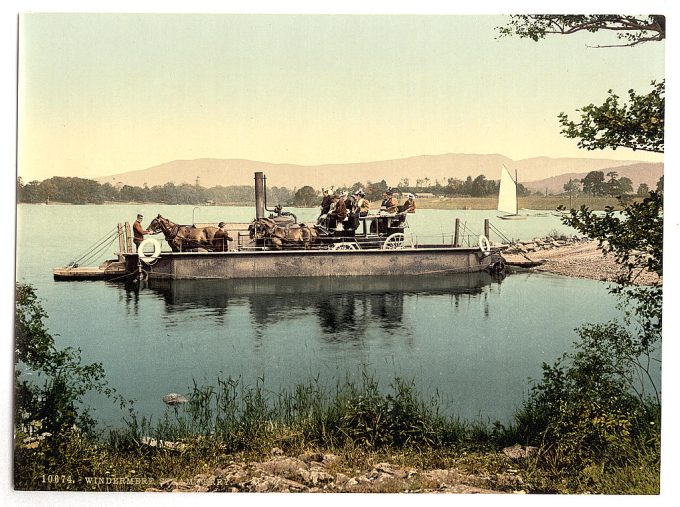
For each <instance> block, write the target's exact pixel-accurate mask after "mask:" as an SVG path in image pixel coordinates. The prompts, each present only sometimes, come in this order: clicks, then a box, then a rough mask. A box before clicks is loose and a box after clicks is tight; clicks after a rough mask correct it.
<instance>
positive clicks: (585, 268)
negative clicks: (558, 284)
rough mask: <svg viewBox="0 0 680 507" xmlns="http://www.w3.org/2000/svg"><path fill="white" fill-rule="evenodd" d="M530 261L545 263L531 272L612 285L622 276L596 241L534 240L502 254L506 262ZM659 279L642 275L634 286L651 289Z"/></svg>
mask: <svg viewBox="0 0 680 507" xmlns="http://www.w3.org/2000/svg"><path fill="white" fill-rule="evenodd" d="M520 251H523V252H524V254H525V255H526V256H527V257H529V258H530V259H531V260H532V261H544V263H543V264H541V265H539V266H536V267H533V268H531V269H532V270H533V271H541V272H545V273H553V274H556V275H562V276H570V277H575V278H588V279H591V280H601V281H606V282H615V281H616V278H617V276H619V275H621V274H622V273H624V270H623V269H622V267H621V265H620V264H617V263H616V262H615V261H614V257H613V256H612V255H604V254H603V253H602V251H601V250H600V249H599V248H598V243H597V241H594V240H588V239H585V240H584V239H582V238H564V239H559V240H557V239H551V238H546V239H544V240H534V241H532V242H530V243H523V244H521V245H520V247H519V248H512V249H508V250H506V252H504V253H503V257H505V259H506V260H507V261H508V262H522V261H526V260H527V258H526V257H524V256H523V255H521V253H520ZM659 281H660V279H659V277H658V276H657V275H656V273H651V272H649V271H643V272H641V273H640V274H639V275H638V276H637V277H636V278H635V282H634V283H635V284H637V285H653V284H656V283H657V282H659Z"/></svg>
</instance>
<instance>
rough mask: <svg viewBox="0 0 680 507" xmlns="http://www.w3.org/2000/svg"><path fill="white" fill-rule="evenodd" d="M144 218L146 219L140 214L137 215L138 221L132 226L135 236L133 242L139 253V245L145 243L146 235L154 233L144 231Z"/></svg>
mask: <svg viewBox="0 0 680 507" xmlns="http://www.w3.org/2000/svg"><path fill="white" fill-rule="evenodd" d="M142 218H144V216H143V215H142V214H141V213H139V214H138V215H137V220H135V223H134V224H133V225H132V231H133V235H134V239H133V240H132V241H133V242H134V244H135V247H136V249H137V251H139V245H141V244H142V241H144V235H146V234H151V233H152V232H153V231H152V230H151V229H144V228H143V227H142Z"/></svg>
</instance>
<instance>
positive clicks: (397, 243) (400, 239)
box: [380, 232, 406, 250]
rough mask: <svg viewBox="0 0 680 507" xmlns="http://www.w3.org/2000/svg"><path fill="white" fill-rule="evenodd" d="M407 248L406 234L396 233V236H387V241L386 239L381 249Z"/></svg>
mask: <svg viewBox="0 0 680 507" xmlns="http://www.w3.org/2000/svg"><path fill="white" fill-rule="evenodd" d="M405 246H406V236H404V233H403V232H395V233H394V234H390V235H389V236H387V239H385V241H384V242H383V244H382V246H381V247H380V248H382V249H383V250H398V249H400V248H404V247H405Z"/></svg>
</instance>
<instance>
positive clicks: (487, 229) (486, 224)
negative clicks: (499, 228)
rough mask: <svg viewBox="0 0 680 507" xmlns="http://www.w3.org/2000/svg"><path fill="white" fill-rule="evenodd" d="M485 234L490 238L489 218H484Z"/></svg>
mask: <svg viewBox="0 0 680 507" xmlns="http://www.w3.org/2000/svg"><path fill="white" fill-rule="evenodd" d="M484 236H486V239H490V238H489V219H488V218H485V219H484Z"/></svg>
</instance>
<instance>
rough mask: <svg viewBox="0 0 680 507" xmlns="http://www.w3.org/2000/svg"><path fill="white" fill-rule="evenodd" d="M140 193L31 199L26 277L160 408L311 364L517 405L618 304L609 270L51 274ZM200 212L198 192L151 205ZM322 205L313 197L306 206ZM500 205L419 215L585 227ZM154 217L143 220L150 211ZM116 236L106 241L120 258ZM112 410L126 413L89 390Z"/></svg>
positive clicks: (272, 385) (476, 412)
mask: <svg viewBox="0 0 680 507" xmlns="http://www.w3.org/2000/svg"><path fill="white" fill-rule="evenodd" d="M138 209H139V208H138V207H135V206H36V205H20V206H19V207H18V238H17V239H18V241H17V243H18V253H17V278H18V280H20V281H25V282H30V283H31V284H33V285H34V286H35V287H36V288H37V289H38V294H39V295H40V297H41V298H42V300H43V303H44V307H45V309H46V311H47V313H48V314H49V316H50V318H49V319H48V322H47V324H48V327H49V330H50V331H51V332H52V333H53V334H56V335H58V338H57V340H58V343H59V345H61V346H67V345H68V346H74V347H79V348H80V349H82V354H83V357H84V360H85V361H88V362H92V361H100V362H102V363H103V365H104V368H105V370H106V373H107V378H108V379H109V381H110V383H111V384H112V385H113V386H114V387H115V388H116V389H117V390H118V391H119V392H120V393H121V394H122V395H123V396H125V397H127V398H132V399H135V400H137V403H136V407H137V409H138V411H139V412H141V413H143V414H147V415H158V414H160V413H162V412H163V410H164V405H163V404H162V402H161V400H160V398H161V397H162V396H163V395H164V394H166V393H168V392H173V391H174V392H186V391H187V388H188V387H189V386H191V385H193V380H196V382H197V383H199V384H202V383H208V384H215V383H216V382H215V379H216V378H217V376H221V377H226V376H231V377H241V378H242V379H243V381H244V382H245V383H247V384H253V383H254V382H255V381H256V379H257V378H258V377H262V376H264V379H265V387H266V388H268V389H270V390H272V391H274V392H276V391H278V390H279V389H280V388H290V387H292V386H293V385H294V384H296V383H300V382H307V381H309V380H310V379H312V378H316V377H318V378H319V381H320V382H322V383H324V384H327V385H334V384H335V382H336V381H338V380H342V379H344V378H345V377H346V375H348V374H349V375H351V376H353V375H358V374H360V372H361V371H362V370H364V369H365V370H367V371H369V372H371V373H373V374H374V375H375V377H376V378H377V379H379V380H380V381H381V383H382V384H384V385H388V384H389V382H390V381H391V380H393V379H394V377H395V376H399V377H402V378H407V379H415V381H416V385H417V386H418V389H419V390H420V391H421V392H422V393H424V394H432V393H434V392H435V391H438V392H439V393H440V395H441V396H442V398H443V400H444V402H445V407H444V408H445V409H446V410H447V411H448V412H449V413H450V414H454V415H458V416H460V417H462V418H464V419H479V418H481V419H482V420H492V421H493V420H497V419H498V420H504V421H507V420H509V418H510V417H511V415H512V413H513V411H514V410H515V409H516V408H517V406H518V405H519V404H520V403H521V402H522V400H523V398H524V396H525V394H526V392H527V388H528V382H527V379H528V378H530V377H531V378H538V377H540V374H541V363H542V362H544V361H545V362H552V361H553V360H554V359H556V358H557V357H558V356H559V355H561V354H562V353H563V352H565V351H567V350H568V349H569V347H570V344H571V343H572V342H573V341H574V339H575V338H576V335H575V333H574V328H576V327H578V326H579V325H581V324H582V323H584V322H599V321H606V320H610V319H612V318H615V317H616V316H618V315H619V312H618V310H617V309H616V308H615V304H616V301H615V299H614V298H613V297H612V296H610V295H609V294H608V293H607V285H606V284H603V283H601V282H596V281H591V280H579V279H570V278H563V277H557V276H551V275H541V274H513V275H510V276H508V277H506V278H505V279H503V280H502V281H499V280H496V279H493V278H492V277H490V276H488V275H486V274H474V275H456V276H446V277H441V276H440V277H406V278H369V279H359V278H353V277H350V278H333V279H325V278H324V279H318V278H316V279H295V280H291V279H275V278H272V279H267V280H258V281H252V280H244V281H224V280H221V281H220V280H217V281H213V280H210V281H175V282H168V281H150V282H148V283H147V284H145V285H143V286H141V287H134V286H126V285H125V284H122V283H110V282H70V283H69V282H58V283H57V282H54V281H53V280H52V273H51V270H52V268H53V267H56V266H63V265H65V264H66V263H68V262H69V261H70V260H71V259H72V258H74V257H76V255H77V254H79V253H81V252H83V251H85V250H87V248H88V247H89V246H90V245H91V244H92V243H93V241H94V240H95V239H97V238H100V237H102V236H104V235H105V234H106V233H107V232H108V231H109V230H111V229H112V228H113V227H115V224H116V223H117V222H119V221H125V220H128V221H132V220H133V219H134V216H135V214H136V213H137V211H138ZM143 209H144V211H145V214H146V220H151V218H152V217H153V216H154V215H155V214H156V213H162V214H163V215H164V216H168V217H169V218H171V219H172V220H174V221H177V222H180V223H191V222H192V212H193V207H192V206H155V205H153V206H152V205H145V206H144V207H143ZM293 211H294V212H295V213H296V214H297V215H298V217H299V218H300V219H302V220H311V219H313V218H314V217H315V215H316V210H310V209H306V210H293ZM195 214H196V221H198V222H217V221H220V220H224V221H232V222H247V221H250V220H251V219H252V215H253V210H252V208H222V207H205V208H201V209H200V210H197V211H196V212H195ZM495 215H496V214H495V212H493V211H457V210H451V211H448V210H447V211H444V210H420V211H418V213H417V214H416V215H414V216H413V217H412V218H410V222H411V228H412V230H413V231H414V232H415V233H416V235H418V236H419V237H421V236H422V237H424V236H428V235H441V234H443V233H446V234H448V233H449V232H450V229H451V224H452V223H453V220H454V219H455V218H456V217H458V218H461V220H462V221H464V222H466V223H467V225H468V227H470V228H472V229H473V230H474V231H475V232H481V229H482V221H483V219H484V218H485V217H489V218H492V222H493V223H495V224H496V225H497V226H498V227H501V228H502V230H503V231H504V232H505V233H506V235H508V236H511V237H514V238H522V239H528V238H531V237H534V236H542V235H545V234H547V233H549V232H551V231H553V230H557V231H559V232H564V233H569V234H571V233H573V231H571V230H568V229H567V228H566V227H565V226H563V225H561V223H560V222H559V219H558V218H557V217H540V218H538V217H537V218H532V219H529V220H526V221H521V222H512V223H503V221H501V220H494V219H495ZM144 225H146V221H145V223H144ZM114 250H115V247H114V246H112V247H111V248H110V249H108V252H109V255H107V257H112V255H111V254H112V253H113V252H114ZM92 403H93V405H95V406H96V408H97V415H98V417H99V419H100V420H101V421H103V422H105V423H108V424H112V425H116V424H118V421H119V420H120V417H121V416H122V414H121V413H120V412H119V411H118V409H117V408H115V407H113V405H112V404H110V403H108V402H102V401H101V400H98V399H95V400H92Z"/></svg>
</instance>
